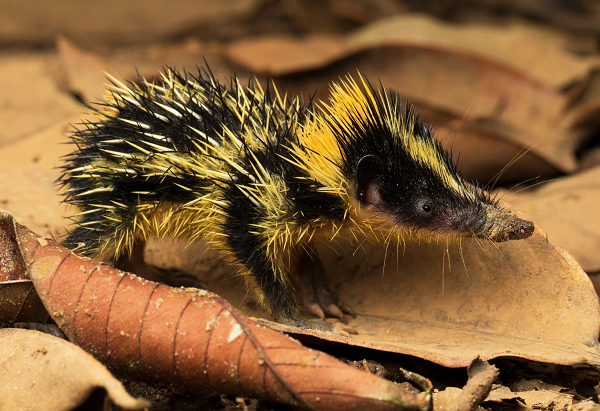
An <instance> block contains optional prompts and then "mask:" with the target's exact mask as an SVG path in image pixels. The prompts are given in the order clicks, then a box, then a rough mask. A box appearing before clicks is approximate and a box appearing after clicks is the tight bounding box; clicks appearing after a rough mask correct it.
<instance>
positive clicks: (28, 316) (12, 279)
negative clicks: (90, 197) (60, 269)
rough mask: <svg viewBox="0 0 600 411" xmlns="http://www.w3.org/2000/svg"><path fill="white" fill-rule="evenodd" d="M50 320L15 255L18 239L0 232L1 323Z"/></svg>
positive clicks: (17, 255)
mask: <svg viewBox="0 0 600 411" xmlns="http://www.w3.org/2000/svg"><path fill="white" fill-rule="evenodd" d="M49 319H50V315H49V314H48V312H47V311H46V309H45V308H44V305H43V304H42V302H41V300H40V298H39V296H38V295H37V293H36V291H35V288H34V287H33V283H32V282H31V279H30V278H29V276H28V275H27V268H26V267H25V262H24V261H23V258H22V257H21V256H20V255H19V253H18V247H17V239H16V238H15V237H14V235H12V233H11V231H7V230H0V323H9V324H14V323H17V322H26V321H31V322H36V323H46V322H47V321H48V320H49Z"/></svg>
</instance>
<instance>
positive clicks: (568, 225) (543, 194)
mask: <svg viewBox="0 0 600 411" xmlns="http://www.w3.org/2000/svg"><path fill="white" fill-rule="evenodd" d="M598 181H600V167H594V168H592V169H590V170H587V171H584V172H580V173H577V174H575V175H572V176H569V177H564V178H561V179H560V180H556V181H550V182H547V183H545V184H543V185H541V186H539V187H537V188H535V189H531V190H526V191H523V192H521V193H516V194H512V193H510V192H508V193H507V192H506V191H502V192H501V194H502V195H504V196H506V197H507V198H508V199H509V200H510V202H511V203H513V204H514V205H515V206H517V207H518V208H519V209H520V210H523V215H524V216H525V217H526V218H527V219H529V220H532V221H534V222H536V223H537V224H538V225H539V224H541V225H543V227H544V229H545V230H546V232H547V233H548V236H549V239H550V241H552V243H554V244H558V245H560V246H562V247H564V248H565V249H566V250H568V251H569V252H570V253H571V254H572V255H573V257H575V259H576V260H577V261H578V262H579V264H581V266H582V268H583V269H584V270H585V271H587V272H590V273H591V272H597V271H600V254H599V253H598V250H599V249H600V213H598V212H597V210H598V204H600V186H599V185H598Z"/></svg>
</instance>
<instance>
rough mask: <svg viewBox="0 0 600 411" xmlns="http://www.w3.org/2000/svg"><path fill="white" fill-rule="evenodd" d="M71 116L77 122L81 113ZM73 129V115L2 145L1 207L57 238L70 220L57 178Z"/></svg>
mask: <svg viewBox="0 0 600 411" xmlns="http://www.w3.org/2000/svg"><path fill="white" fill-rule="evenodd" d="M78 110H81V108H79V109H78ZM70 120H71V121H72V122H73V124H77V123H79V122H80V121H81V116H80V115H77V116H76V117H71V119H70ZM69 130H71V126H70V125H69V119H65V120H64V122H63V121H60V122H59V123H57V124H54V125H52V126H51V127H48V128H47V129H44V130H43V131H41V132H39V133H37V134H35V135H33V136H31V137H30V138H28V139H24V140H23V141H19V142H18V143H15V144H12V145H10V146H7V147H2V148H0V158H1V159H2V161H0V207H1V208H3V209H5V210H7V211H9V212H11V213H13V214H14V215H15V216H16V217H17V220H18V221H22V222H27V224H28V225H29V226H30V227H32V229H34V230H36V231H37V232H39V233H41V234H42V235H50V236H53V237H57V238H58V237H60V236H62V235H64V234H65V229H64V228H63V226H64V225H65V224H67V223H68V220H66V219H65V218H64V217H65V216H67V215H68V214H69V212H68V210H67V208H66V207H65V206H62V205H61V204H60V202H61V197H60V196H59V194H58V187H57V186H56V184H55V183H54V182H55V180H56V179H57V178H58V176H59V175H60V170H59V169H57V167H58V166H59V165H60V157H61V156H63V155H66V154H67V153H69V152H70V151H71V150H72V147H70V146H69V145H68V144H65V143H66V142H67V141H68V139H67V132H68V131H69Z"/></svg>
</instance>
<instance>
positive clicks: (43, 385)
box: [0, 329, 149, 411]
mask: <svg viewBox="0 0 600 411" xmlns="http://www.w3.org/2000/svg"><path fill="white" fill-rule="evenodd" d="M0 387H2V395H1V398H0V408H2V409H3V410H44V411H68V410H74V409H76V408H77V407H79V406H81V405H82V404H84V403H85V404H86V407H87V408H86V409H90V410H91V409H94V410H101V409H103V407H104V402H105V397H107V396H108V398H109V399H110V400H111V401H112V402H113V403H115V404H117V405H118V406H120V407H122V408H124V409H126V410H143V409H146V408H147V407H148V405H149V404H148V402H147V401H145V400H143V399H135V398H133V397H131V396H130V395H129V394H128V393H127V391H125V388H123V386H122V385H121V383H120V382H119V381H118V380H117V379H116V378H115V377H113V376H112V375H111V373H110V372H109V371H108V370H107V369H106V368H105V367H104V366H103V365H102V364H100V363H99V362H98V361H97V360H95V359H94V358H93V357H92V356H91V355H89V354H87V353H86V352H84V351H83V350H82V349H81V348H79V347H77V346H75V345H73V344H71V343H69V342H67V341H65V340H62V339H60V338H56V337H52V336H50V335H48V334H44V333H40V332H37V331H29V330H18V329H0Z"/></svg>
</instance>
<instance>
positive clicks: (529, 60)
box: [348, 14, 600, 90]
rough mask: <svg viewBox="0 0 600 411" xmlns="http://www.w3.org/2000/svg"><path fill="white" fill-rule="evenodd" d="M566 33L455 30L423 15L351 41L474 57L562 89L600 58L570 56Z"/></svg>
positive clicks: (393, 21) (353, 46)
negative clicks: (466, 54)
mask: <svg viewBox="0 0 600 411" xmlns="http://www.w3.org/2000/svg"><path fill="white" fill-rule="evenodd" d="M569 40H570V36H569V35H568V34H566V33H565V32H561V31H559V30H556V29H552V28H549V27H548V26H543V25H536V24H533V23H524V22H512V23H508V24H506V25H497V26H494V25H491V24H468V25H467V24H453V23H448V22H444V21H442V20H438V19H435V18H432V17H430V16H427V15H424V14H423V15H421V14H400V15H396V16H393V17H390V18H387V19H381V20H378V21H376V22H374V23H372V24H370V25H368V26H366V27H364V28H363V29H360V30H357V32H356V33H353V34H352V35H350V36H349V38H348V49H349V50H353V51H356V50H364V49H368V48H373V47H381V46H385V45H399V44H402V45H412V46H414V47H422V48H438V49H442V50H447V51H449V52H451V51H456V52H459V53H461V54H462V53H465V52H466V53H472V54H475V55H478V56H480V57H482V58H485V59H490V60H493V61H496V62H497V63H500V64H504V65H505V66H506V67H510V68H512V69H514V70H518V71H520V72H522V73H526V74H527V75H528V76H531V77H533V78H535V79H538V80H539V81H540V82H542V83H545V84H548V85H550V86H552V87H554V88H555V89H557V90H558V89H559V88H561V87H563V86H565V85H568V84H570V83H572V82H573V81H575V80H577V79H580V78H582V77H584V76H585V75H586V74H587V72H588V71H589V70H590V69H591V68H593V67H596V66H598V65H600V58H599V57H596V56H593V57H585V56H580V55H577V54H575V53H573V52H570V51H569V50H568V49H567V48H566V45H567V44H568V42H569Z"/></svg>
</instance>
